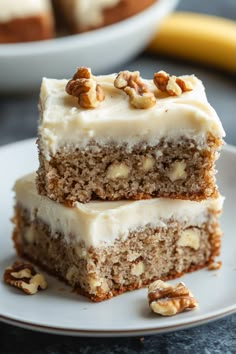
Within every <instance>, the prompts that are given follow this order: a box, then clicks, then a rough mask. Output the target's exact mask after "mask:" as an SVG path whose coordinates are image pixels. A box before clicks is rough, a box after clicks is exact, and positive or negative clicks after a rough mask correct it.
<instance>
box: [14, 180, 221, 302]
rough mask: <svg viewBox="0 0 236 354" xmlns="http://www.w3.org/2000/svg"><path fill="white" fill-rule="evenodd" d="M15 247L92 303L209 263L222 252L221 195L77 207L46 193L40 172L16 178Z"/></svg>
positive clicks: (77, 204)
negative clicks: (39, 190)
mask: <svg viewBox="0 0 236 354" xmlns="http://www.w3.org/2000/svg"><path fill="white" fill-rule="evenodd" d="M14 190H15V193H16V204H15V217H14V224H15V229H14V236H13V240H14V244H15V247H16V250H17V252H18V254H19V255H21V256H24V257H26V258H28V259H30V260H31V261H33V262H35V263H36V264H38V265H40V266H42V267H44V268H45V269H46V270H48V271H49V272H51V273H53V274H55V275H57V276H58V277H59V278H61V279H63V280H64V281H66V282H67V283H69V284H70V285H72V286H73V287H74V288H75V289H76V290H77V291H78V292H80V293H82V294H85V295H86V296H88V297H89V298H91V299H92V300H93V301H102V300H104V299H107V298H110V297H112V296H115V295H118V294H120V293H122V292H125V291H128V290H133V289H136V288H140V287H143V286H145V285H147V284H149V283H150V282H151V281H153V280H155V279H160V278H161V279H169V278H174V277H177V276H180V275H182V274H184V273H186V272H189V271H193V270H196V269H199V268H202V267H204V266H206V265H207V264H209V263H211V262H212V261H213V260H214V257H215V256H217V255H218V254H219V249H220V236H221V231H220V229H219V225H218V216H219V213H220V211H221V208H222V203H223V199H222V197H219V198H216V199H206V200H204V201H201V202H194V201H184V200H171V199H162V198H160V199H151V200H141V201H118V202H104V201H94V202H90V203H87V204H82V203H78V202H77V203H75V205H74V207H73V208H69V207H66V206H63V205H61V204H59V203H55V202H54V201H52V200H50V199H49V198H47V197H44V196H40V195H39V194H38V193H37V189H36V186H35V174H31V175H28V176H25V177H23V178H21V179H20V180H18V181H17V182H16V184H15V187H14Z"/></svg>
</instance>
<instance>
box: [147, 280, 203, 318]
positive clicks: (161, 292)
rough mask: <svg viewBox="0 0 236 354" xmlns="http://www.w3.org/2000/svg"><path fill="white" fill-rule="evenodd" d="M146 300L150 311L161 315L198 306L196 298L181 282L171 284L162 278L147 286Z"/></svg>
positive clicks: (173, 313) (174, 313) (169, 314)
mask: <svg viewBox="0 0 236 354" xmlns="http://www.w3.org/2000/svg"><path fill="white" fill-rule="evenodd" d="M148 301H149V306H150V308H151V309H152V311H153V312H155V313H157V314H159V315H161V316H173V315H176V314H177V313H179V312H183V311H186V310H193V309H195V308H196V307H197V306H198V303H197V300H196V299H195V298H194V297H193V295H192V294H191V292H190V291H189V289H188V288H187V287H186V286H185V284H184V283H182V282H181V283H178V284H176V285H171V284H169V283H165V282H163V281H162V280H156V281H154V282H153V283H151V284H150V285H149V287H148Z"/></svg>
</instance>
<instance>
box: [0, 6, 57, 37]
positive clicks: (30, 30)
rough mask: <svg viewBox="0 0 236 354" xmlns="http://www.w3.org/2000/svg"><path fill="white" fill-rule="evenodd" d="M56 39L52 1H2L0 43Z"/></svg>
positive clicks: (0, 8)
mask: <svg viewBox="0 0 236 354" xmlns="http://www.w3.org/2000/svg"><path fill="white" fill-rule="evenodd" d="M52 37H54V17H53V12H52V6H51V2H50V0H0V43H15V42H29V41H38V40H43V39H49V38H52Z"/></svg>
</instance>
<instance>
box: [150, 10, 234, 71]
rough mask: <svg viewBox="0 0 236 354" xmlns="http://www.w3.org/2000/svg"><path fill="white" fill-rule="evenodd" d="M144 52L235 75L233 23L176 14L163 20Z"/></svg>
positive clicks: (212, 17) (195, 15)
mask: <svg viewBox="0 0 236 354" xmlns="http://www.w3.org/2000/svg"><path fill="white" fill-rule="evenodd" d="M147 50H148V51H149V52H151V53H160V54H164V55H168V56H172V57H175V58H183V59H187V60H191V61H196V62H199V63H203V64H207V65H208V66H212V67H216V68H218V69H223V70H226V71H228V72H232V73H235V72H236V22H234V21H231V20H227V19H223V18H221V17H214V16H208V15H202V14H195V13H188V12H176V13H173V14H172V15H170V16H169V17H167V18H166V19H165V20H164V21H163V22H162V24H161V26H160V28H159V29H158V31H157V33H156V34H155V35H154V38H153V39H152V41H151V43H150V45H149V46H148V48H147Z"/></svg>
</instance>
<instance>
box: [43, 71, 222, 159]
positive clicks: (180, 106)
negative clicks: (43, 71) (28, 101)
mask: <svg viewBox="0 0 236 354" xmlns="http://www.w3.org/2000/svg"><path fill="white" fill-rule="evenodd" d="M115 77H116V75H115V74H112V75H107V76H98V77H97V78H96V80H97V82H98V83H99V84H100V85H101V86H102V88H103V90H104V92H105V96H106V98H105V100H104V101H103V102H101V103H100V105H99V106H98V107H97V108H95V109H83V108H81V107H80V106H79V105H78V100H77V98H76V97H72V96H70V95H68V94H67V93H66V92H65V86H66V84H67V81H68V80H55V79H46V78H44V79H43V82H42V86H41V93H40V109H41V119H40V127H39V134H40V136H41V148H42V150H43V153H44V155H45V157H46V158H48V159H49V155H50V154H55V153H56V152H57V151H58V150H60V149H63V150H65V149H66V148H67V147H71V146H72V147H79V148H85V147H86V145H87V144H89V142H90V141H91V140H94V141H95V142H97V143H99V144H101V145H103V144H109V143H110V142H115V143H116V144H118V145H119V144H120V145H121V144H124V143H126V144H127V148H128V149H131V148H132V146H133V145H135V144H137V143H140V142H145V143H146V144H148V145H151V146H153V145H156V144H158V142H159V140H160V139H161V138H166V139H169V140H171V139H178V138H179V137H180V136H186V137H188V138H191V139H194V140H196V141H197V143H198V144H200V145H204V144H205V142H206V135H207V133H208V132H210V133H211V134H212V135H214V136H216V137H223V136H224V130H223V127H222V125H221V122H220V119H219V117H218V116H217V114H216V112H215V110H214V109H213V108H212V107H211V105H210V104H209V103H208V101H207V98H206V95H205V90H204V87H203V85H202V82H201V81H200V80H198V79H197V78H196V77H195V76H183V78H185V80H187V81H190V82H191V84H192V86H193V90H192V91H189V92H185V93H183V94H182V95H181V96H168V97H166V95H163V94H162V93H160V92H158V90H157V89H156V87H155V85H154V84H153V82H152V80H144V81H145V82H146V84H147V85H148V86H149V88H150V90H151V91H152V92H154V93H155V95H156V96H157V102H156V104H155V105H154V106H153V107H152V108H149V109H136V108H133V107H132V106H131V105H130V102H129V97H128V96H127V95H126V94H125V93H124V92H123V91H121V90H119V89H117V88H115V87H114V85H113V82H114V79H115Z"/></svg>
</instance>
